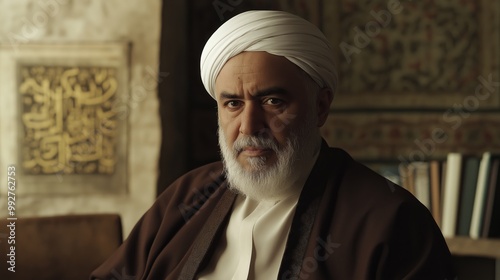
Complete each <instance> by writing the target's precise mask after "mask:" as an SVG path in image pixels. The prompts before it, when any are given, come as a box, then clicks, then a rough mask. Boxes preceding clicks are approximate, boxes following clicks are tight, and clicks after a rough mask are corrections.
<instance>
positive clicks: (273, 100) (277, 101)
mask: <svg viewBox="0 0 500 280" xmlns="http://www.w3.org/2000/svg"><path fill="white" fill-rule="evenodd" d="M264 104H266V105H273V106H278V105H282V104H283V100H281V99H278V98H269V99H267V100H265V101H264Z"/></svg>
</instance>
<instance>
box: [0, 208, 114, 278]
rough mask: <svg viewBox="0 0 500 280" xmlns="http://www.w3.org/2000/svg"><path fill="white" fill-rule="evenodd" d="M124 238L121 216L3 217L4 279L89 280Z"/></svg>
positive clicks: (0, 256) (0, 270)
mask: <svg viewBox="0 0 500 280" xmlns="http://www.w3.org/2000/svg"><path fill="white" fill-rule="evenodd" d="M11 222H15V229H13V230H11V228H12V226H11V227H9V224H10V223H11ZM11 236H13V237H15V239H13V238H11V239H9V237H11ZM122 238H123V234H122V225H121V218H120V216H119V215H117V214H85V215H63V216H52V217H29V218H28V217H27V218H21V217H20V218H18V219H17V220H16V221H11V220H7V218H1V219H0V279H47V280H48V279H51V280H56V279H57V280H64V279H69V280H79V279H82V280H85V279H89V275H90V272H91V271H92V270H93V269H94V268H96V267H97V266H99V265H100V264H101V263H102V262H104V260H106V258H108V257H109V256H110V255H111V253H112V252H113V251H114V250H115V249H116V248H117V247H118V246H119V245H120V244H121V243H122ZM9 240H11V241H10V242H11V243H12V240H15V244H9ZM11 246H15V272H11V271H9V270H8V267H10V266H11V265H10V264H9V263H8V261H9V260H10V258H11V257H10V256H8V254H10V252H11V248H10V247H11Z"/></svg>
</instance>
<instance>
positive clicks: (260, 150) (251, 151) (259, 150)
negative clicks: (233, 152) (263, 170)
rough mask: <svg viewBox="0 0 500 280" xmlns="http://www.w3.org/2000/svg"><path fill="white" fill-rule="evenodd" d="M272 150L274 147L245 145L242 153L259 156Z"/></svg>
mask: <svg viewBox="0 0 500 280" xmlns="http://www.w3.org/2000/svg"><path fill="white" fill-rule="evenodd" d="M270 152H272V149H269V148H260V147H245V148H243V149H242V150H241V152H240V154H243V155H245V156H249V157H258V156H262V155H264V154H267V153H270Z"/></svg>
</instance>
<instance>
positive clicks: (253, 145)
mask: <svg viewBox="0 0 500 280" xmlns="http://www.w3.org/2000/svg"><path fill="white" fill-rule="evenodd" d="M332 53H333V51H332V48H331V47H330V45H329V43H328V41H327V40H326V38H325V37H324V35H323V34H322V33H321V32H320V31H319V30H318V29H317V28H316V27H315V26H314V25H312V24H311V23H309V22H307V21H305V20H303V19H301V18H299V17H297V16H294V15H291V14H288V13H285V12H278V11H249V12H245V13H242V14H240V15H237V16H235V17H234V18H232V19H231V20H229V21H227V22H226V23H225V24H224V25H222V26H221V27H220V28H219V29H218V30H217V31H216V32H215V33H214V34H213V35H212V37H211V38H210V39H209V40H208V42H207V44H206V46H205V48H204V50H203V53H202V57H201V75H202V81H203V83H204V85H205V88H206V89H207V91H208V93H209V94H210V95H211V96H212V97H213V98H214V99H215V100H216V102H217V107H218V116H219V132H218V135H219V143H220V148H221V154H222V163H221V162H217V163H213V164H209V165H206V166H203V167H200V168H198V169H196V170H194V171H191V172H189V173H188V174H186V175H184V176H182V177H181V178H179V179H178V180H177V181H176V182H175V183H173V184H172V186H170V187H168V188H167V189H166V191H165V192H164V193H163V194H161V195H160V196H159V197H158V199H157V201H156V202H155V204H154V205H153V206H152V207H151V209H150V210H149V211H148V212H147V213H146V214H145V215H144V216H143V217H142V218H141V220H140V221H139V222H138V223H137V225H136V226H135V228H134V229H133V231H132V232H131V234H130V236H129V237H128V239H127V240H126V241H125V242H124V244H123V245H122V246H121V247H120V248H119V249H118V250H117V252H116V253H115V254H114V255H113V256H111V258H110V259H109V260H108V261H107V262H105V263H104V264H103V265H102V266H101V267H99V268H97V269H96V270H95V271H94V272H93V274H92V279H114V278H116V277H118V276H120V274H126V275H133V277H132V278H133V279H217V280H221V279H224V280H225V279H237V280H239V279H266V280H267V279H346V280H347V279H383V280H386V279H453V278H454V274H453V271H452V268H451V266H452V265H451V257H450V252H449V250H448V248H447V246H446V243H445V241H444V239H443V236H442V235H441V232H440V230H439V228H438V227H437V225H436V224H435V222H434V220H433V219H432V217H431V215H430V213H429V211H427V209H426V208H425V207H424V206H423V205H422V204H420V203H419V202H418V201H417V200H416V199H415V198H414V197H413V196H412V195H411V194H410V193H408V192H407V191H405V190H404V189H402V188H401V187H399V186H396V185H393V184H391V183H390V182H388V181H387V180H385V179H384V178H383V177H381V176H379V175H378V174H376V173H375V172H373V171H371V170H370V169H368V168H366V167H364V166H363V165H361V164H359V163H358V162H356V161H354V160H353V159H352V158H351V157H350V156H349V155H348V154H347V153H346V152H344V151H343V150H341V149H338V148H329V147H328V146H327V144H326V143H325V142H324V141H323V140H322V138H321V136H320V131H319V128H320V127H321V126H322V125H323V124H324V123H325V120H326V118H327V116H328V112H329V108H330V104H331V102H332V99H333V95H334V93H335V88H336V83H337V78H336V72H335V67H334V63H333V57H332ZM122 276H123V275H122Z"/></svg>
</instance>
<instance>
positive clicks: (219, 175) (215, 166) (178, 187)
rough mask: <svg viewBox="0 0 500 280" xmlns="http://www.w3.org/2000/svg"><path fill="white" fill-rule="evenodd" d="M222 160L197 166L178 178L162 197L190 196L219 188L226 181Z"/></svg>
mask: <svg viewBox="0 0 500 280" xmlns="http://www.w3.org/2000/svg"><path fill="white" fill-rule="evenodd" d="M223 170H224V169H223V165H222V162H220V161H216V162H212V163H208V164H205V165H203V166H200V167H197V168H195V169H192V170H190V171H188V172H187V173H185V174H184V175H182V176H180V177H179V178H177V179H176V180H175V181H174V182H173V183H172V184H170V185H169V186H168V187H167V188H166V189H165V190H164V191H163V193H162V194H161V195H160V198H161V197H174V196H175V197H188V196H192V195H193V194H194V193H197V192H200V191H204V190H206V189H209V190H210V191H212V189H215V188H218V186H219V185H220V184H222V183H223V182H224V181H225V176H224V172H223Z"/></svg>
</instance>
